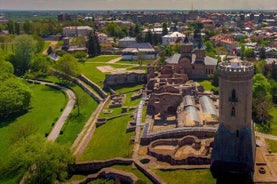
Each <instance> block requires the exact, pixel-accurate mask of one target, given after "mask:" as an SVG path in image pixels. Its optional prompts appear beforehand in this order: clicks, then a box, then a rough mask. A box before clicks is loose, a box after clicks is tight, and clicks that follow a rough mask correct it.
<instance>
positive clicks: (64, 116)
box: [27, 79, 76, 141]
mask: <svg viewBox="0 0 277 184" xmlns="http://www.w3.org/2000/svg"><path fill="white" fill-rule="evenodd" d="M27 81H29V82H33V83H38V84H42V85H46V86H51V87H54V88H57V89H60V90H62V91H64V93H65V94H66V95H67V96H68V102H67V104H66V107H65V108H64V110H63V112H62V115H61V116H60V117H59V119H58V120H57V121H56V123H55V125H54V127H53V129H52V130H51V132H50V134H49V135H48V137H47V139H48V140H50V141H55V140H56V139H57V137H58V136H59V134H60V131H61V129H62V127H63V125H64V123H65V121H66V120H67V118H68V116H69V114H70V113H71V111H72V109H73V108H74V105H75V102H76V96H75V94H74V92H73V91H72V90H71V89H69V88H66V87H64V86H61V85H58V84H54V83H50V82H44V81H38V80H31V79H27Z"/></svg>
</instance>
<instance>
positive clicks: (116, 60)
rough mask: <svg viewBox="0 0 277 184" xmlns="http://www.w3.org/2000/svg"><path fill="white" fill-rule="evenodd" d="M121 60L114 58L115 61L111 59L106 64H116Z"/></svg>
mask: <svg viewBox="0 0 277 184" xmlns="http://www.w3.org/2000/svg"><path fill="white" fill-rule="evenodd" d="M121 59H122V57H119V58H115V59H112V60H110V61H108V62H107V63H108V64H111V63H116V62H118V61H120V60H121Z"/></svg>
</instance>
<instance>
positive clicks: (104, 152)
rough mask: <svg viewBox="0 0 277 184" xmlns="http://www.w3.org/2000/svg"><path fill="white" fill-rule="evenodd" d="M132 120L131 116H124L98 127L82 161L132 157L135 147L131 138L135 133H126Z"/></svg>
mask: <svg viewBox="0 0 277 184" xmlns="http://www.w3.org/2000/svg"><path fill="white" fill-rule="evenodd" d="M130 120H131V118H130V117H129V116H123V117H120V118H116V119H113V120H110V121H107V122H106V124H105V125H102V126H100V127H98V128H97V129H96V131H95V133H94V135H93V137H92V139H91V141H90V143H89V144H88V146H87V148H86V149H85V151H84V153H83V155H82V156H81V158H80V161H88V160H105V159H110V158H114V157H125V158H127V157H130V156H131V153H132V148H133V146H132V144H131V143H130V138H131V136H133V135H134V133H133V132H132V133H125V130H126V126H127V123H128V121H130Z"/></svg>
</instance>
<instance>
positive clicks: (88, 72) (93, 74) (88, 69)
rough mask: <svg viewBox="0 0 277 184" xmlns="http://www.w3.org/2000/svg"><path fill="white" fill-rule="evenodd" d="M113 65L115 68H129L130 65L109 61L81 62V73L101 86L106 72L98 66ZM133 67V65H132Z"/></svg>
mask: <svg viewBox="0 0 277 184" xmlns="http://www.w3.org/2000/svg"><path fill="white" fill-rule="evenodd" d="M107 65H108V66H112V67H113V68H129V67H130V66H129V65H121V64H107V63H92V62H89V63H79V69H80V73H81V74H84V75H85V76H86V77H88V78H89V79H90V80H92V81H93V82H95V83H96V84H98V85H99V86H100V87H101V88H103V86H104V80H105V73H103V72H101V71H100V70H98V69H97V67H98V66H107ZM131 67H132V66H131Z"/></svg>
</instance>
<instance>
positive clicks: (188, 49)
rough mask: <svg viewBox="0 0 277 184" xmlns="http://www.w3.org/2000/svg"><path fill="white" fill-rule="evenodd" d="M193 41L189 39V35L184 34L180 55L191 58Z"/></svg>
mask: <svg viewBox="0 0 277 184" xmlns="http://www.w3.org/2000/svg"><path fill="white" fill-rule="evenodd" d="M192 49H193V43H192V42H191V41H190V40H189V35H186V37H185V38H184V42H183V44H182V45H181V57H182V58H183V57H188V58H191V55H192Z"/></svg>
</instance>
